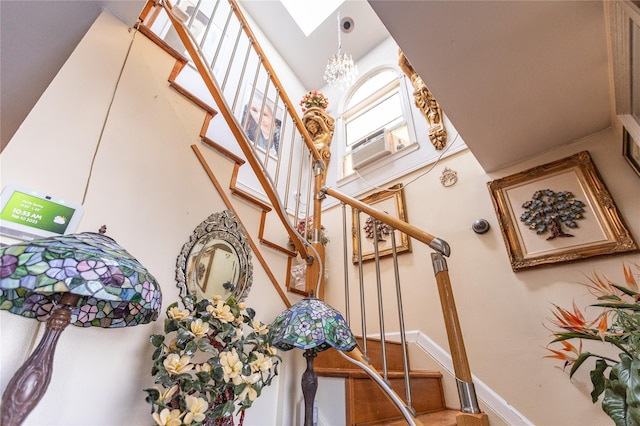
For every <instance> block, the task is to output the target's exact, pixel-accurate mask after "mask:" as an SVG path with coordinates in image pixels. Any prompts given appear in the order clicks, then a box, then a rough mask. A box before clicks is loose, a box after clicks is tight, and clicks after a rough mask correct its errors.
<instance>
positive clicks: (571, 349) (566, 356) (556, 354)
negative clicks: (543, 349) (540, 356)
mask: <svg viewBox="0 0 640 426" xmlns="http://www.w3.org/2000/svg"><path fill="white" fill-rule="evenodd" d="M560 343H562V346H563V348H562V349H561V350H555V349H551V348H547V350H548V351H549V352H553V355H546V356H545V358H555V359H559V360H561V361H564V362H565V364H564V366H565V367H566V366H567V365H571V364H573V363H574V362H575V360H576V358H577V357H578V356H579V355H580V353H581V352H582V341H580V347H579V348H576V347H575V346H573V345H572V344H571V343H569V342H567V341H566V340H563V341H561V342H560ZM570 353H574V354H576V356H575V357H574V356H571V355H570Z"/></svg>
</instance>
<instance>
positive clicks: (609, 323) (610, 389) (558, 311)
mask: <svg viewBox="0 0 640 426" xmlns="http://www.w3.org/2000/svg"><path fill="white" fill-rule="evenodd" d="M635 269H637V270H640V265H638V264H635ZM623 271H624V278H625V284H624V285H622V284H617V283H615V282H613V281H611V280H609V279H608V278H606V277H601V276H600V275H598V274H597V273H594V274H593V277H591V278H589V281H588V283H585V285H586V287H587V288H588V289H589V292H590V293H591V294H592V295H593V296H594V297H595V298H596V300H597V302H596V303H593V304H591V305H589V306H592V307H597V308H599V313H598V315H597V316H596V317H595V318H593V319H591V320H587V319H586V318H585V315H584V314H583V313H582V312H581V311H580V309H578V308H577V306H576V305H575V303H574V305H573V309H572V310H570V309H564V308H561V307H559V306H557V305H554V309H553V318H550V319H548V321H549V322H550V323H551V324H552V325H553V326H556V327H559V329H556V330H552V333H553V336H554V338H553V340H552V341H551V343H550V344H554V343H560V344H561V345H562V347H561V348H559V349H553V348H548V350H549V351H551V353H552V355H548V356H547V357H548V358H556V359H560V360H562V361H564V367H565V368H566V367H569V366H570V367H571V369H570V371H569V377H570V378H571V377H573V375H574V374H575V372H576V371H577V370H578V369H579V368H580V367H581V366H582V365H583V364H584V363H585V361H587V360H588V359H589V358H593V359H595V366H594V368H593V370H591V373H590V376H591V383H592V384H593V391H592V392H591V398H592V401H593V402H594V403H595V402H596V401H597V400H598V398H599V397H600V395H602V394H603V393H604V397H603V399H602V409H603V410H604V412H605V413H606V414H607V415H608V416H609V417H611V418H612V419H613V421H614V423H615V424H616V426H629V425H638V424H640V358H639V357H640V293H639V289H638V282H637V280H636V276H634V271H633V270H632V268H631V267H630V266H623ZM635 275H638V274H637V273H636V274H635ZM570 340H577V341H578V342H579V344H578V346H577V347H576V346H575V345H573V344H572V343H570V342H569V341H570ZM585 340H592V341H598V342H601V343H603V344H608V345H612V347H614V348H616V349H617V350H619V351H620V353H619V355H618V358H613V357H609V356H604V355H599V354H596V353H593V352H590V351H583V349H582V342H583V341H585Z"/></svg>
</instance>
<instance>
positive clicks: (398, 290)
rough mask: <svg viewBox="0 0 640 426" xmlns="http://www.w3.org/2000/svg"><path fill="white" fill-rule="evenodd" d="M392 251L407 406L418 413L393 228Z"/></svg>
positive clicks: (393, 230) (412, 412)
mask: <svg viewBox="0 0 640 426" xmlns="http://www.w3.org/2000/svg"><path fill="white" fill-rule="evenodd" d="M391 251H392V254H393V272H394V276H395V280H396V300H397V302H398V321H399V322H400V343H401V344H402V365H403V367H404V388H405V392H406V394H407V407H408V409H409V411H411V414H413V415H414V416H415V415H416V411H415V410H414V409H413V406H412V403H411V385H410V382H409V359H408V358H407V338H406V334H405V329H404V311H403V308H402V290H401V288H400V269H399V268H398V250H397V246H396V230H395V229H391Z"/></svg>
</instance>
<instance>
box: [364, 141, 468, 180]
mask: <svg viewBox="0 0 640 426" xmlns="http://www.w3.org/2000/svg"><path fill="white" fill-rule="evenodd" d="M458 136H460V133H456V137H455V138H453V141H451V143H450V144H449V146H447V148H446V149H445V150H444V151H442V153H441V154H440V155H439V156H438V158H436V161H435V162H434V163H433V164H432V165H431V167H429V168H428V169H427V170H426V171H424V172H422V173H420V174H419V175H418V176H416V177H415V178H413V179H411V180H410V181H409V182H407V183H404V184H402V186H401V187H400V188H397V189H391V188H382V187H380V186H376V185H374V184H372V183H371V182H369V181H368V180H366V179H365V178H364V177H362V175H361V174H360V173H358V171H357V170H354V172H355V173H356V175H357V176H358V178H359V179H360V180H362V181H363V182H364V183H366V184H367V185H369V186H370V187H371V188H374V189H381V190H383V191H389V192H397V191H402V190H403V189H404V188H406V187H407V186H409V185H410V184H412V183H414V182H415V181H417V180H418V179H420V178H421V177H423V176H425V175H426V174H427V173H429V172H431V170H433V169H434V168H435V167H436V166H437V165H438V163H439V162H440V160H441V159H442V157H443V156H444V154H446V153H447V151H449V149H450V148H451V147H452V146H453V145H454V144H455V142H456V140H458Z"/></svg>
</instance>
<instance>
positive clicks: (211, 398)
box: [145, 296, 281, 426]
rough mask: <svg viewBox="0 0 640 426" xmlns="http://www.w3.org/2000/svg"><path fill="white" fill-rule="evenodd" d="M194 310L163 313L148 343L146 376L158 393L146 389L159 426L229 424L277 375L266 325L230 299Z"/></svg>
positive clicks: (205, 302)
mask: <svg viewBox="0 0 640 426" xmlns="http://www.w3.org/2000/svg"><path fill="white" fill-rule="evenodd" d="M187 297H189V298H191V301H192V303H193V306H194V309H193V311H189V310H187V309H180V308H179V307H178V304H177V303H173V304H171V305H170V306H169V307H168V308H167V319H166V320H165V323H164V334H154V335H152V336H151V338H150V340H151V343H152V344H153V346H154V347H155V348H156V350H155V351H154V353H153V357H152V358H153V367H152V369H151V374H152V375H153V376H154V378H155V383H156V384H158V385H160V388H151V389H145V391H146V392H147V394H148V396H147V402H149V403H150V404H151V407H152V416H153V419H154V421H155V423H156V424H158V425H159V426H181V425H207V426H209V425H232V424H233V415H234V414H240V420H239V424H240V425H242V422H243V419H244V410H246V409H247V408H249V407H251V405H252V404H253V401H254V400H255V399H256V398H257V397H258V396H260V393H261V391H262V389H263V388H264V387H265V386H268V385H270V384H271V381H272V380H273V378H274V377H275V376H276V375H277V374H278V370H277V366H278V363H279V362H280V360H281V358H280V357H279V356H278V355H277V351H276V349H275V348H273V347H272V346H271V345H270V342H271V339H272V332H271V330H270V329H269V326H268V325H265V324H263V323H262V322H260V321H258V320H256V319H255V311H254V310H253V309H251V308H247V307H246V306H245V304H244V303H238V302H236V300H235V299H234V298H233V297H231V298H229V299H228V300H226V301H225V300H222V298H221V296H214V297H213V298H212V299H205V300H200V301H196V300H195V297H193V296H187Z"/></svg>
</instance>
